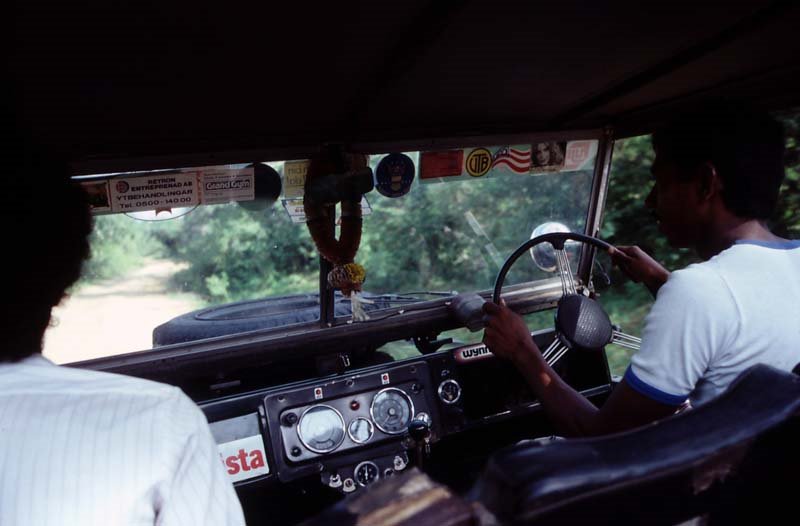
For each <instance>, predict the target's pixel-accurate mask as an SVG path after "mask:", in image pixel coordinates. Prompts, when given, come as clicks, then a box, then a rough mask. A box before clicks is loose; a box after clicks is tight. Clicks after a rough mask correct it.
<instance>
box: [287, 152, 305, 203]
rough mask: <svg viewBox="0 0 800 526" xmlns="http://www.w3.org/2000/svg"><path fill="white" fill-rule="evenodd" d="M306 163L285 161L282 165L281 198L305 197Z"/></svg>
mask: <svg viewBox="0 0 800 526" xmlns="http://www.w3.org/2000/svg"><path fill="white" fill-rule="evenodd" d="M307 173H308V161H286V162H285V163H283V197H284V198H286V199H296V198H302V197H303V195H305V190H304V189H305V185H306V174H307Z"/></svg>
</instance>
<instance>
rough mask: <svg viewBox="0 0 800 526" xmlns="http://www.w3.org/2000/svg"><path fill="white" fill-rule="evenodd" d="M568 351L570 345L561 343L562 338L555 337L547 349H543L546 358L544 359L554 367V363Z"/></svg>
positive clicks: (543, 355) (543, 356)
mask: <svg viewBox="0 0 800 526" xmlns="http://www.w3.org/2000/svg"><path fill="white" fill-rule="evenodd" d="M567 351H569V347H567V346H566V345H564V344H563V343H561V340H560V339H559V338H558V337H556V338H554V339H553V341H552V343H550V345H549V346H548V347H547V349H545V350H544V351H542V358H544V361H545V362H547V365H549V366H551V367H552V366H553V364H555V363H556V362H557V361H558V360H560V359H561V357H562V356H564V355H565V354H566V353H567Z"/></svg>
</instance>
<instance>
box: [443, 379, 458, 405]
mask: <svg viewBox="0 0 800 526" xmlns="http://www.w3.org/2000/svg"><path fill="white" fill-rule="evenodd" d="M460 398H461V386H460V385H458V382H456V381H455V380H452V379H450V380H445V381H444V382H442V383H440V384H439V399H440V400H441V401H442V402H444V403H445V404H455V403H456V402H458V400H459V399H460Z"/></svg>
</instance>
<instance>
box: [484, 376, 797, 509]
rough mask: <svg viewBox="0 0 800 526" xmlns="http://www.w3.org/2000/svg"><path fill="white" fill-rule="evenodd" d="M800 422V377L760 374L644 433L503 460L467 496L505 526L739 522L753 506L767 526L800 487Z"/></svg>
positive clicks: (525, 448) (521, 448)
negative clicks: (705, 519) (766, 517)
mask: <svg viewBox="0 0 800 526" xmlns="http://www.w3.org/2000/svg"><path fill="white" fill-rule="evenodd" d="M799 413H800V376H797V375H795V374H792V373H787V372H782V371H779V370H777V369H774V368H772V367H769V366H766V365H756V366H754V367H752V368H750V369H749V370H748V371H746V372H745V373H743V374H742V375H741V376H740V377H739V378H738V379H737V380H736V382H734V384H732V385H731V387H730V388H729V389H728V390H727V391H726V392H725V393H724V394H723V395H721V396H720V397H718V398H717V399H715V400H713V401H711V402H709V403H708V404H706V405H704V406H701V407H699V408H696V409H694V410H691V411H686V412H684V413H682V414H679V415H676V416H673V417H670V418H667V419H664V420H662V421H659V422H656V423H654V424H651V425H649V426H646V427H642V428H639V429H636V430H632V431H628V432H624V433H619V434H615V435H608V436H605V437H597V438H588V439H570V440H563V441H556V442H551V443H549V444H545V445H524V444H523V445H517V446H513V447H510V448H507V449H505V450H502V451H500V452H498V453H497V454H495V455H494V456H493V457H492V458H491V459H490V461H489V463H488V465H487V468H486V470H485V472H484V474H483V475H482V477H481V478H480V479H479V481H478V483H477V485H476V486H475V488H474V489H473V492H472V496H473V498H475V499H477V500H479V501H480V502H482V503H483V505H484V506H485V507H487V508H488V509H489V510H490V511H492V512H493V513H494V514H495V515H496V516H497V517H498V518H499V519H500V520H501V521H502V522H503V523H524V524H559V523H561V524H564V523H573V522H575V523H578V522H582V521H585V522H587V523H591V524H593V525H596V524H611V523H614V524H615V525H618V524H625V523H628V524H641V523H648V524H674V523H676V522H680V521H681V520H686V519H687V518H691V517H694V516H697V515H703V514H708V515H709V516H710V517H712V518H724V519H725V520H731V519H737V520H739V519H743V518H744V517H745V513H746V512H747V511H748V510H750V509H751V508H753V507H754V506H758V505H759V504H763V505H764V506H765V507H764V508H763V509H762V510H761V512H760V513H761V514H760V515H759V518H761V519H763V513H764V510H770V511H773V512H774V511H777V509H776V508H777V507H780V506H781V505H784V504H785V505H787V506H789V504H790V503H791V501H790V500H789V499H787V498H784V497H781V495H784V496H788V492H789V491H790V490H793V488H795V487H797V481H798V480H800V475H798V467H800V462H798V460H799V458H800V457H799V456H798V453H797V448H796V445H797V444H800V441H798V439H800V418H798V417H797V416H798V414H799ZM792 480H793V481H794V483H791V481H792ZM787 509H788V508H787Z"/></svg>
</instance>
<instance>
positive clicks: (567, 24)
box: [11, 0, 800, 171]
mask: <svg viewBox="0 0 800 526" xmlns="http://www.w3.org/2000/svg"><path fill="white" fill-rule="evenodd" d="M82 4H83V5H81V6H76V5H74V3H71V2H61V3H53V5H51V3H47V4H46V5H44V4H42V3H41V2H36V1H35V0H34V1H30V2H26V3H25V4H24V5H20V6H18V9H19V12H18V17H17V20H16V31H15V32H14V34H15V39H16V41H15V43H14V45H13V51H12V54H11V86H12V101H13V104H14V106H15V107H16V109H17V110H19V113H20V114H21V116H22V119H23V121H24V122H25V124H26V125H27V126H28V127H29V128H31V129H32V130H33V132H34V134H35V135H37V136H38V138H39V139H40V141H42V142H44V143H45V144H46V145H50V146H53V147H57V148H58V149H59V150H60V151H62V152H63V153H64V154H66V155H67V156H68V157H69V158H70V159H71V160H72V161H73V163H75V165H76V166H77V167H78V170H79V171H81V170H83V171H88V170H89V168H86V166H89V165H87V164H86V162H87V161H91V162H94V163H95V165H97V162H98V161H103V160H105V161H110V162H108V163H106V166H109V167H116V168H118V169H134V168H137V167H145V166H146V165H147V164H148V162H149V163H150V164H152V163H153V162H156V163H158V162H163V160H164V157H161V156H166V155H169V156H172V159H176V158H177V157H175V156H178V157H180V156H182V157H181V158H182V159H183V162H184V163H185V164H187V165H188V164H192V163H196V164H202V163H208V162H209V160H210V159H214V160H217V161H218V162H234V161H245V160H252V159H253V158H254V157H253V154H254V152H259V154H260V155H261V157H260V158H262V159H264V160H266V159H267V158H277V157H283V158H290V157H292V156H293V155H294V156H302V155H303V154H308V152H310V151H313V150H314V149H315V148H316V147H318V145H319V144H321V143H323V142H340V141H341V142H346V143H360V142H372V141H395V140H405V139H422V138H429V137H457V136H462V135H497V134H513V133H529V132H536V131H542V130H560V129H590V128H597V127H600V126H604V125H606V124H613V125H614V126H615V128H616V129H617V133H618V135H623V136H625V135H633V134H637V133H642V132H645V131H648V130H649V129H651V128H652V127H653V126H654V125H655V124H657V123H658V122H659V121H660V120H663V119H664V118H665V117H666V116H668V115H670V114H672V113H673V112H674V111H675V110H676V109H679V108H681V107H683V106H685V105H688V104H692V103H696V102H697V101H702V100H706V99H713V98H718V97H722V96H725V97H734V98H741V99H746V100H757V101H758V102H759V103H760V104H763V105H765V106H767V107H770V108H782V107H788V106H790V105H794V104H797V103H798V99H800V90H798V89H797V86H798V80H800V39H798V38H797V35H796V33H795V31H796V30H797V28H798V27H800V7H799V6H798V5H797V4H795V3H792V2H769V1H743V2H728V1H696V2H691V3H690V2H674V1H669V2H663V1H658V2H655V1H654V2H642V1H641V0H638V1H617V2H596V1H595V2H587V1H583V2H581V1H575V0H560V1H558V2H509V1H504V0H494V1H485V0H473V1H463V0H462V1H433V0H428V1H423V0H406V1H404V2H392V3H390V4H387V3H384V2H374V1H373V2H367V1H363V2H346V1H342V2H325V3H321V4H320V5H316V4H315V3H305V2H263V3H261V4H260V5H258V6H247V7H246V8H245V7H244V6H237V4H236V3H235V2H198V1H196V0H193V1H192V2H186V1H170V2H146V1H142V0H136V1H133V0H120V1H117V2H109V1H108V0H102V1H100V0H89V1H87V2H83V3H82ZM212 155H214V157H211V156H212ZM159 158H160V159H161V161H153V159H159ZM146 159H150V160H149V161H147V160H146Z"/></svg>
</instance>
